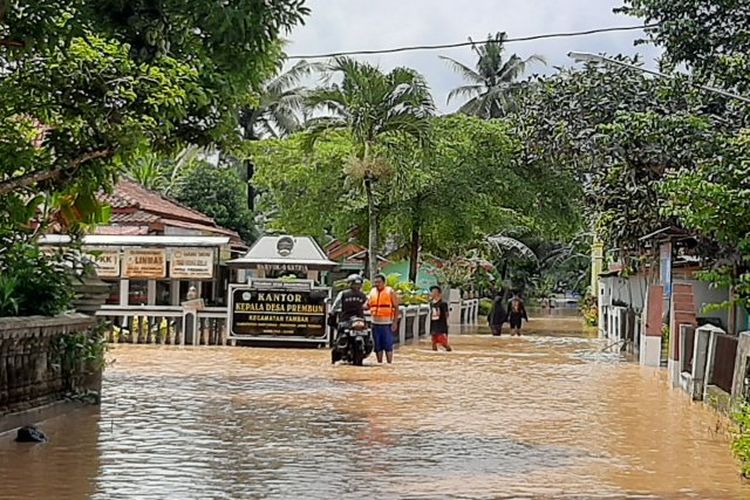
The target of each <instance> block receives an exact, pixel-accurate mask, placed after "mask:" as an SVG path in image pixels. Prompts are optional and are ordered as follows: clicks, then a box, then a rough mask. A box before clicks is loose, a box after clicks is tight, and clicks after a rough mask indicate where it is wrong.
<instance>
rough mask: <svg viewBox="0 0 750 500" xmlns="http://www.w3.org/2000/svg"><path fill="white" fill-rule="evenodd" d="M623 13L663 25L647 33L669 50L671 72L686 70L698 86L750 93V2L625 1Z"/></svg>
mask: <svg viewBox="0 0 750 500" xmlns="http://www.w3.org/2000/svg"><path fill="white" fill-rule="evenodd" d="M618 10H619V11H621V12H623V13H625V14H627V15H631V16H636V17H641V18H643V19H644V20H645V21H646V22H648V23H655V24H657V25H656V26H654V27H652V28H649V29H648V30H646V31H647V33H648V35H649V39H650V40H651V41H652V42H654V43H655V44H656V45H658V46H661V47H664V48H665V49H666V52H665V54H664V56H663V60H662V65H663V66H664V67H665V68H667V69H672V68H674V67H676V66H678V65H680V64H685V65H686V66H687V67H688V69H689V70H690V71H691V72H692V73H693V75H694V76H695V77H696V78H697V80H698V81H702V82H706V83H713V84H715V83H717V82H718V83H719V84H720V85H721V86H723V87H725V88H733V89H736V90H737V91H739V92H747V91H748V90H750V72H748V67H749V65H750V59H749V56H748V54H750V38H748V36H747V33H748V32H749V31H750V15H748V12H750V1H748V0H728V1H727V0H725V1H712V0H625V6H624V7H622V8H621V9H618Z"/></svg>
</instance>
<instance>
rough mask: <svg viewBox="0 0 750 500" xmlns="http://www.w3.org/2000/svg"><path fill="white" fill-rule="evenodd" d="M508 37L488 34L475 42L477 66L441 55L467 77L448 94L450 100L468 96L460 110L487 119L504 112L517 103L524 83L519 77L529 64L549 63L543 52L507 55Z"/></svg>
mask: <svg viewBox="0 0 750 500" xmlns="http://www.w3.org/2000/svg"><path fill="white" fill-rule="evenodd" d="M507 38H508V35H507V33H496V34H495V36H492V35H487V41H486V42H485V43H474V42H472V44H471V48H472V49H473V50H474V52H475V53H476V54H477V62H476V69H471V68H470V67H468V66H466V65H465V64H463V63H460V62H458V61H456V60H455V59H451V58H450V57H441V59H443V60H445V61H447V62H448V63H449V64H450V66H451V68H452V69H453V70H455V71H456V72H457V73H458V74H460V75H461V76H463V78H464V79H465V80H466V81H467V84H466V85H463V86H461V87H458V88H456V89H453V90H452V91H451V92H450V93H449V94H448V104H450V102H451V100H453V99H455V98H457V97H466V98H468V100H467V101H466V102H465V103H464V104H463V105H462V106H461V108H460V109H459V111H460V112H461V113H466V114H469V115H474V116H479V117H481V118H485V119H489V118H499V117H501V116H504V115H505V114H506V113H507V112H508V111H509V110H511V109H513V108H514V107H515V106H516V100H515V95H514V94H515V92H516V90H518V88H519V87H520V84H519V82H518V81H517V80H518V79H519V78H520V77H521V76H522V75H523V73H524V72H525V71H526V66H527V65H528V64H529V63H533V62H537V63H542V64H546V61H545V60H544V58H543V57H542V56H539V55H533V56H531V57H529V58H528V59H523V58H521V57H520V56H519V55H518V54H513V55H512V56H510V57H509V58H508V59H505V57H504V56H505V54H504V52H505V46H504V42H505V40H506V39H507Z"/></svg>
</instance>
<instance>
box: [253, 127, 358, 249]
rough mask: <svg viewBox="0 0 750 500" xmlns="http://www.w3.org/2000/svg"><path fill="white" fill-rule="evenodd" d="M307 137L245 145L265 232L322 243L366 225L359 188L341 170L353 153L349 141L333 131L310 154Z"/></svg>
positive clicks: (319, 141)
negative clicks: (301, 236) (253, 170)
mask: <svg viewBox="0 0 750 500" xmlns="http://www.w3.org/2000/svg"><path fill="white" fill-rule="evenodd" d="M307 142H308V136H307V135H306V134H295V135H293V136H291V137H289V138H287V139H270V140H264V141H255V142H252V143H249V144H247V145H246V148H247V150H248V152H249V155H250V156H252V158H253V161H254V162H255V164H256V174H255V177H254V183H255V186H256V188H257V189H258V191H259V192H260V193H261V194H260V196H259V200H258V207H259V211H260V212H261V213H263V214H264V215H265V216H266V217H267V219H268V220H266V222H265V224H266V229H267V230H270V231H273V232H284V233H288V234H305V235H310V236H314V237H316V238H323V237H324V236H325V235H326V234H328V233H332V234H345V233H346V231H347V230H348V229H349V228H351V227H352V226H353V225H358V224H360V223H361V224H362V225H364V224H366V220H367V219H366V203H365V202H364V201H363V200H362V199H361V196H360V194H359V193H361V184H359V183H353V182H350V181H349V180H348V179H347V177H346V175H345V173H344V165H345V164H346V162H347V160H348V158H350V157H351V155H352V154H353V151H354V145H353V143H352V141H351V139H350V138H349V137H348V136H347V135H346V134H345V133H340V132H331V133H328V134H326V135H325V136H323V137H321V138H320V139H318V140H317V141H316V143H315V147H314V148H313V149H312V151H308V149H307V147H306V144H307Z"/></svg>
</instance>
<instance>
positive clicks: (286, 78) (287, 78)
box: [240, 61, 321, 141]
mask: <svg viewBox="0 0 750 500" xmlns="http://www.w3.org/2000/svg"><path fill="white" fill-rule="evenodd" d="M319 69H321V65H320V64H316V63H308V62H306V61H300V62H298V63H297V64H295V65H294V66H292V67H291V68H289V70H288V71H286V72H284V73H281V74H279V75H277V76H276V77H274V78H273V79H271V80H269V81H268V82H266V83H265V84H264V85H263V88H262V89H261V92H260V103H259V104H258V105H257V106H255V107H252V108H251V107H248V108H245V109H243V110H242V111H241V112H240V125H241V126H242V129H243V134H244V136H245V139H247V140H251V141H252V140H258V139H265V138H268V137H283V136H286V135H289V134H291V133H292V132H296V131H297V130H299V129H300V128H302V120H301V117H302V115H303V113H304V106H305V98H304V95H305V89H304V88H303V87H302V86H300V83H301V81H302V80H303V79H304V78H305V77H307V76H309V75H310V74H312V73H313V71H316V70H319Z"/></svg>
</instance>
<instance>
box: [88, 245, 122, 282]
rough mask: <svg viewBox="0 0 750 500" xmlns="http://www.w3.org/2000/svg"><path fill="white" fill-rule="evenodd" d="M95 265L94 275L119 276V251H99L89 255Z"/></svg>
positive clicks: (104, 276) (102, 276) (103, 276)
mask: <svg viewBox="0 0 750 500" xmlns="http://www.w3.org/2000/svg"><path fill="white" fill-rule="evenodd" d="M90 257H91V260H93V261H94V265H95V266H96V275H97V276H99V277H100V278H119V277H120V251H119V250H115V251H114V252H113V251H109V252H107V251H100V252H97V253H96V254H95V255H90Z"/></svg>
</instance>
